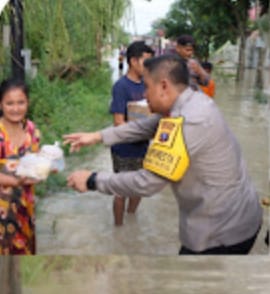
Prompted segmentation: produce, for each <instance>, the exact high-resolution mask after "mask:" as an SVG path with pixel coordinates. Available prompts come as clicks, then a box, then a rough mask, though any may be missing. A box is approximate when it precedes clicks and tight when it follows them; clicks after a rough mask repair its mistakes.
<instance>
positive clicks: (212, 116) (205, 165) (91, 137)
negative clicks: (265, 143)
mask: <svg viewBox="0 0 270 294" xmlns="http://www.w3.org/2000/svg"><path fill="white" fill-rule="evenodd" d="M144 66H145V69H144V82H145V86H146V92H145V95H146V98H147V100H148V103H149V106H150V108H151V110H152V111H153V113H155V114H153V115H151V116H150V117H149V118H145V119H141V120H137V121H134V122H130V123H127V124H125V125H121V126H118V127H109V128H106V129H103V130H101V131H98V132H94V133H75V134H69V135H64V140H65V143H70V144H71V151H75V150H78V149H80V148H81V147H82V146H87V145H93V144H96V143H99V142H103V143H104V144H105V145H107V146H110V145H112V144H115V143H119V142H133V141H138V140H142V139H152V138H154V139H153V140H152V143H151V145H150V146H149V148H148V151H147V154H146V157H145V159H144V168H143V169H140V170H138V171H134V172H128V173H125V172H123V173H120V174H114V173H111V172H105V171H101V172H98V173H96V172H92V171H88V170H80V171H75V172H73V173H71V174H70V175H69V177H68V179H67V181H68V186H69V187H72V188H73V189H75V190H77V191H80V192H85V191H87V190H98V191H99V192H102V193H105V194H119V195H125V196H128V197H136V196H141V197H146V196H149V195H153V194H155V193H156V192H158V191H160V190H161V189H163V188H164V187H165V186H166V185H168V184H170V185H171V186H172V190H173V193H174V195H175V198H176V200H177V203H178V206H179V217H180V221H179V233H180V242H181V248H180V251H179V253H180V254H248V253H249V252H250V250H251V248H252V246H253V244H254V242H255V240H256V237H257V234H258V231H259V229H260V226H261V223H262V208H261V206H260V203H259V199H258V195H257V194H256V192H255V188H254V186H253V183H252V182H251V180H250V178H249V176H248V173H247V168H246V165H245V162H244V159H243V156H242V153H241V150H240V146H239V144H238V142H237V140H236V138H235V137H234V135H233V133H232V132H231V130H230V128H229V127H228V125H227V123H226V122H225V120H224V118H223V116H222V114H221V113H220V111H219V109H218V107H217V105H216V104H215V102H214V101H213V100H212V99H209V98H208V96H206V95H205V94H203V93H201V92H198V91H194V90H192V89H191V88H190V87H189V86H188V85H189V74H188V69H187V65H186V63H185V62H184V61H183V59H181V58H179V57H177V56H174V55H163V56H159V57H155V58H151V59H148V60H146V61H145V62H144Z"/></svg>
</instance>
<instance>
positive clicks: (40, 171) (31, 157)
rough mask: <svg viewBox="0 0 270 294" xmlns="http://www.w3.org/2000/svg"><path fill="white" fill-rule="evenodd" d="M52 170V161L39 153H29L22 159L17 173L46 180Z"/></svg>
mask: <svg viewBox="0 0 270 294" xmlns="http://www.w3.org/2000/svg"><path fill="white" fill-rule="evenodd" d="M50 171H51V161H50V160H49V159H47V158H45V157H42V156H40V155H39V154H38V153H28V154H26V155H25V156H23V157H22V158H21V159H20V162H19V164H18V166H17V170H16V175H17V176H21V177H28V178H33V179H36V180H46V179H47V177H48V175H49V173H50Z"/></svg>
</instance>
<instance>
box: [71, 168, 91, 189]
mask: <svg viewBox="0 0 270 294" xmlns="http://www.w3.org/2000/svg"><path fill="white" fill-rule="evenodd" d="M91 174H92V172H91V171H89V170H78V171H75V172H73V173H72V174H70V175H69V176H68V177H67V185H68V187H70V188H72V189H74V190H76V191H78V192H81V193H82V192H86V191H88V189H87V186H86V182H87V179H88V178H89V177H90V175H91Z"/></svg>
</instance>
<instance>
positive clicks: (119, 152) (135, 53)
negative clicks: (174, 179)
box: [110, 41, 154, 226]
mask: <svg viewBox="0 0 270 294" xmlns="http://www.w3.org/2000/svg"><path fill="white" fill-rule="evenodd" d="M153 54H154V51H153V50H152V49H151V48H150V47H149V46H147V45H146V44H145V43H144V42H143V41H136V42H133V43H132V44H131V45H130V46H129V47H128V48H127V51H126V58H127V63H128V71H127V74H126V75H124V76H123V77H121V78H120V79H119V80H118V81H117V82H116V83H115V84H114V86H113V89H112V102H111V107H110V112H111V113H112V114H113V118H114V125H115V126H118V125H121V124H124V123H126V122H127V104H128V102H131V101H139V100H142V99H143V94H144V83H143V80H142V73H143V62H144V60H145V59H147V58H149V57H152V56H153ZM147 147H148V141H141V142H136V143H130V144H117V145H114V146H112V148H111V153H112V160H113V169H114V171H115V172H121V171H133V170H137V169H140V168H141V167H142V160H143V157H144V155H145V152H146V150H147ZM124 196H125V195H121V196H120V195H119V196H118V195H116V196H115V198H114V203H113V212H114V222H115V225H116V226H121V225H122V224H123V216H124V211H125V197H124ZM140 200H141V198H140V197H134V198H132V199H129V203H128V207H127V212H128V213H135V211H136V209H137V207H138V205H139V203H140Z"/></svg>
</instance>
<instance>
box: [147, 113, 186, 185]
mask: <svg viewBox="0 0 270 294" xmlns="http://www.w3.org/2000/svg"><path fill="white" fill-rule="evenodd" d="M183 122H184V118H183V117H177V118H163V119H161V120H160V122H159V126H158V130H157V132H156V134H155V137H154V139H153V141H152V143H151V144H150V146H149V148H148V150H147V153H146V155H145V158H144V161H143V167H144V169H146V170H149V171H151V172H153V173H155V174H158V175H160V176H162V177H165V178H167V179H169V180H172V181H178V180H180V179H181V178H182V177H183V175H184V174H185V172H186V170H187V168H188V167H189V156H188V152H187V148H186V145H185V141H184V137H183V130H182V129H183V128H182V127H183Z"/></svg>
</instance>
